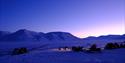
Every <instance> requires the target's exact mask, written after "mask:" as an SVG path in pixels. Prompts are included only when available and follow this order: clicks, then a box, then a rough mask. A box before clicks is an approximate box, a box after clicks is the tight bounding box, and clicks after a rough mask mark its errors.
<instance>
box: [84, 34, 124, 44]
mask: <svg viewBox="0 0 125 63" xmlns="http://www.w3.org/2000/svg"><path fill="white" fill-rule="evenodd" d="M83 41H86V42H105V43H106V42H122V41H125V34H124V35H103V36H99V37H94V36H90V37H87V38H83Z"/></svg>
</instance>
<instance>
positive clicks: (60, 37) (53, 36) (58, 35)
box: [45, 32, 80, 41]
mask: <svg viewBox="0 0 125 63" xmlns="http://www.w3.org/2000/svg"><path fill="white" fill-rule="evenodd" d="M45 37H46V38H47V39H48V40H51V41H76V40H80V39H79V38H77V37H75V36H73V35H72V34H70V33H68V32H49V33H46V34H45Z"/></svg>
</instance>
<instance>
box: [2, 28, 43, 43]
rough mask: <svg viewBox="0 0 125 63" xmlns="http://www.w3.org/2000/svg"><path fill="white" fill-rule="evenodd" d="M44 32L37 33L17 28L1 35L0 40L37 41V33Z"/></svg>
mask: <svg viewBox="0 0 125 63" xmlns="http://www.w3.org/2000/svg"><path fill="white" fill-rule="evenodd" d="M43 34H44V33H37V32H34V31H29V30H26V29H21V30H18V31H16V32H14V33H11V34H9V35H6V36H4V37H2V38H1V39H0V40H1V41H37V40H40V38H39V37H40V36H39V35H43Z"/></svg>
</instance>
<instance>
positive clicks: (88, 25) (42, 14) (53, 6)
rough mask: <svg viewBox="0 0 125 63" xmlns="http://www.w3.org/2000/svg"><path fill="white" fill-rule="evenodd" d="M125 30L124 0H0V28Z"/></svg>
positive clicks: (78, 31)
mask: <svg viewBox="0 0 125 63" xmlns="http://www.w3.org/2000/svg"><path fill="white" fill-rule="evenodd" d="M18 29H28V30H33V31H38V32H39V31H41V32H45V33H46V32H52V31H64V32H70V33H72V34H73V35H75V36H78V37H86V36H99V35H107V34H124V33H125V0H0V30H4V31H12V32H13V31H16V30H18Z"/></svg>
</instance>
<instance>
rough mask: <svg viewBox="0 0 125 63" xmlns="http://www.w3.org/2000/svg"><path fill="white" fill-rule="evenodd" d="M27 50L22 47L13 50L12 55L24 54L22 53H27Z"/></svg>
mask: <svg viewBox="0 0 125 63" xmlns="http://www.w3.org/2000/svg"><path fill="white" fill-rule="evenodd" d="M27 52H28V50H27V48H25V47H22V48H15V49H14V50H13V51H12V55H19V54H24V53H27Z"/></svg>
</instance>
